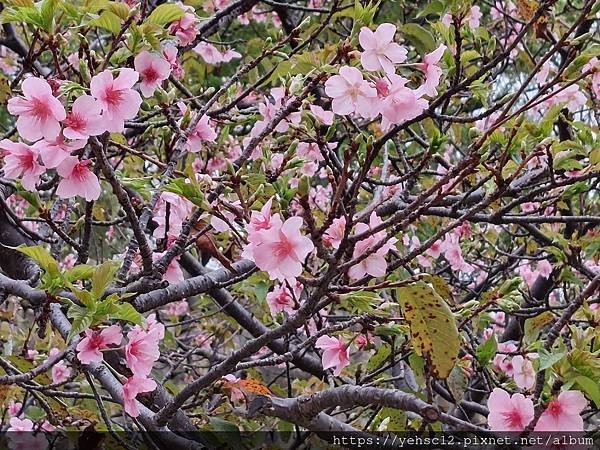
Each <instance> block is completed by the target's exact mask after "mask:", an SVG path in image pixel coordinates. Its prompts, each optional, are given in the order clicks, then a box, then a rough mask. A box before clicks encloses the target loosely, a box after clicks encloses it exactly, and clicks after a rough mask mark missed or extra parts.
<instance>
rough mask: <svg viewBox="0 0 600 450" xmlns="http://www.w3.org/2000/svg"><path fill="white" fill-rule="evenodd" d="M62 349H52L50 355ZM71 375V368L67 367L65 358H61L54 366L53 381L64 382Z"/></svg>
mask: <svg viewBox="0 0 600 450" xmlns="http://www.w3.org/2000/svg"><path fill="white" fill-rule="evenodd" d="M59 351H60V350H58V349H57V348H53V349H52V350H50V353H49V356H55V355H57V354H58V353H59ZM70 376H71V369H69V368H68V367H67V365H66V364H65V361H64V360H60V361H59V362H57V363H56V364H54V365H53V366H52V382H53V383H64V382H65V381H67V380H68V379H69V377H70Z"/></svg>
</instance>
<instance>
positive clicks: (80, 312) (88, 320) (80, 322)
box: [67, 305, 94, 342]
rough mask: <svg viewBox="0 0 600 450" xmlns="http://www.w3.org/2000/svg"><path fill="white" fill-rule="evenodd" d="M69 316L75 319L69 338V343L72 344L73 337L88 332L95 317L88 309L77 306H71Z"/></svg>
mask: <svg viewBox="0 0 600 450" xmlns="http://www.w3.org/2000/svg"><path fill="white" fill-rule="evenodd" d="M67 315H68V316H69V317H70V318H71V319H73V323H72V325H71V331H69V335H68V336H67V342H70V341H71V339H73V337H75V336H77V335H78V334H79V333H81V332H82V331H84V330H87V329H88V328H89V327H90V326H91V325H92V323H93V321H94V315H93V314H90V313H89V311H88V309H87V308H82V307H80V306H77V305H71V307H70V308H69V311H68V313H67Z"/></svg>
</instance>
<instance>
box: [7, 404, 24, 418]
mask: <svg viewBox="0 0 600 450" xmlns="http://www.w3.org/2000/svg"><path fill="white" fill-rule="evenodd" d="M21 409H23V403H21V402H15V401H14V400H11V401H10V402H9V403H8V408H7V410H6V412H7V413H8V415H9V416H11V417H16V416H17V414H19V413H20V412H21Z"/></svg>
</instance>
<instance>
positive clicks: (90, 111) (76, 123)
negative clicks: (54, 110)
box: [63, 95, 105, 139]
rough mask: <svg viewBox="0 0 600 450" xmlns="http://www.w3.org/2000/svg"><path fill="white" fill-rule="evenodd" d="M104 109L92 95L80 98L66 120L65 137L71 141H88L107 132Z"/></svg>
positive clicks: (74, 103)
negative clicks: (103, 114) (103, 115)
mask: <svg viewBox="0 0 600 450" xmlns="http://www.w3.org/2000/svg"><path fill="white" fill-rule="evenodd" d="M101 112H102V108H101V107H100V105H99V104H98V102H96V100H94V97H92V96H91V95H82V96H80V97H78V98H77V99H76V100H75V101H74V102H73V106H72V107H71V113H70V114H69V115H68V116H67V118H66V120H65V129H64V130H63V135H64V136H65V137H66V138H69V139H87V138H88V137H90V136H97V135H99V134H102V133H103V132H104V131H105V127H104V123H103V117H102V116H101V114H100V113H101Z"/></svg>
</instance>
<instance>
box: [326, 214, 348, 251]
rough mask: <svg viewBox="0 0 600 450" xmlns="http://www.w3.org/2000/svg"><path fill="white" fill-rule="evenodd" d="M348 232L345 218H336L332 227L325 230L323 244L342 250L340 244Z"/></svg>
mask: <svg viewBox="0 0 600 450" xmlns="http://www.w3.org/2000/svg"><path fill="white" fill-rule="evenodd" d="M345 231H346V218H345V217H344V216H342V217H339V218H335V219H333V221H332V222H331V225H329V227H327V230H325V234H324V235H323V242H324V243H325V245H328V246H331V247H333V248H335V249H338V248H340V244H341V242H342V240H343V239H344V233H345Z"/></svg>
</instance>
